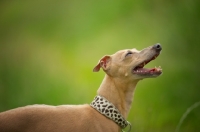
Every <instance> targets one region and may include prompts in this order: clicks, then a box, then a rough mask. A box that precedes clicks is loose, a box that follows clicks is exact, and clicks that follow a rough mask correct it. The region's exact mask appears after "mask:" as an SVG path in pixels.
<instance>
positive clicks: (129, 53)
mask: <svg viewBox="0 0 200 132" xmlns="http://www.w3.org/2000/svg"><path fill="white" fill-rule="evenodd" d="M131 54H133V53H132V52H130V51H129V52H128V53H126V55H125V57H127V56H129V55H131Z"/></svg>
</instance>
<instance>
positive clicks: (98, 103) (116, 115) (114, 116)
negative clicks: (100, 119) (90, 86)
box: [90, 95, 131, 131]
mask: <svg viewBox="0 0 200 132" xmlns="http://www.w3.org/2000/svg"><path fill="white" fill-rule="evenodd" d="M90 106H91V107H93V108H94V109H96V110H97V111H98V112H100V113H101V114H102V115H104V116H106V117H107V118H109V119H111V120H113V121H114V122H115V123H117V124H118V125H119V126H120V127H121V128H122V129H123V128H125V127H126V126H128V125H129V126H130V129H129V131H130V130H131V124H130V123H129V122H128V121H126V120H125V119H124V117H123V116H122V115H121V113H120V112H119V110H118V109H117V108H116V107H115V106H114V105H113V104H112V103H110V102H109V101H108V100H107V99H106V98H104V97H102V96H99V95H97V96H96V97H95V98H94V100H93V101H92V103H91V104H90Z"/></svg>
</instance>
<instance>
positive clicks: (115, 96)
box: [97, 75, 138, 119]
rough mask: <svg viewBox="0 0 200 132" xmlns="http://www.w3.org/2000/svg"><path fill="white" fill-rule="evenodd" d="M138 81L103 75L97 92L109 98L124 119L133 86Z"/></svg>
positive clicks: (131, 97)
mask: <svg viewBox="0 0 200 132" xmlns="http://www.w3.org/2000/svg"><path fill="white" fill-rule="evenodd" d="M137 82H138V81H135V82H130V81H125V79H124V80H121V79H120V78H113V77H110V76H108V75H106V76H105V78H104V80H103V82H102V84H101V85H100V87H99V89H98V91H97V93H98V95H101V96H103V97H105V98H106V99H107V100H109V101H110V102H111V103H112V104H114V106H115V107H116V108H117V109H118V110H119V112H120V113H121V114H122V116H123V117H124V118H125V119H126V118H127V116H128V113H129V110H130V108H131V104H132V100H133V95H134V90H135V86H136V84H137Z"/></svg>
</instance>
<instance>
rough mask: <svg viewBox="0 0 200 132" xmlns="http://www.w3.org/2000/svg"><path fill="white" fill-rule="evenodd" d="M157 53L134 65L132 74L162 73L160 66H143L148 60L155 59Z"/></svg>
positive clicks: (148, 74)
mask: <svg viewBox="0 0 200 132" xmlns="http://www.w3.org/2000/svg"><path fill="white" fill-rule="evenodd" d="M158 55H159V54H156V55H155V56H153V57H152V58H151V59H149V60H145V61H143V62H142V63H140V64H139V65H138V66H136V67H135V68H134V69H133V73H134V74H138V75H147V76H151V75H152V76H153V75H160V74H161V73H162V69H161V67H160V66H159V67H155V68H143V67H144V66H145V65H146V64H148V63H149V62H150V61H152V60H154V59H156V57H157V56H158Z"/></svg>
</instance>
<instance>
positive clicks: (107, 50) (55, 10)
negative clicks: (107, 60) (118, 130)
mask: <svg viewBox="0 0 200 132" xmlns="http://www.w3.org/2000/svg"><path fill="white" fill-rule="evenodd" d="M199 5H200V1H198V0H196V1H194V0H182V1H172V0H171V1H159V0H152V1H144V0H134V1H133V0H123V1H122V0H96V1H92V0H85V1H84V0H83V1H82V0H74V1H73V0H67V1H66V0H57V1H55V0H54V1H53V0H40V1H37V0H36V1H29V0H21V1H20V0H15V1H14V0H13V1H5V0H4V1H1V2H0V111H5V110H8V109H11V108H16V107H20V106H25V105H30V104H49V105H60V104H84V103H90V102H91V101H92V99H93V97H94V96H95V95H96V91H97V89H98V87H99V85H100V83H101V81H102V79H103V77H104V73H103V72H102V71H101V72H99V73H93V72H92V69H93V67H94V66H95V65H96V64H97V62H98V60H99V59H100V58H101V57H102V56H103V55H106V54H113V53H114V52H116V51H117V50H120V49H126V48H137V49H138V50H141V49H143V48H145V47H147V46H150V45H153V44H155V43H157V42H159V43H161V44H162V46H163V51H162V54H161V55H160V56H159V57H158V58H157V59H156V60H155V61H153V62H151V63H150V64H148V65H147V66H146V67H154V66H159V65H161V66H162V68H163V75H162V76H160V77H158V78H156V79H145V80H142V81H141V82H140V83H139V84H138V85H137V90H136V91H135V97H134V102H133V104H132V109H131V112H130V114H129V117H128V120H129V121H130V122H131V123H132V126H133V128H132V131H134V132H173V131H175V129H176V127H177V125H178V122H179V120H180V119H181V117H182V115H183V114H184V113H185V111H186V110H187V109H188V108H189V107H190V106H192V105H193V104H194V103H195V102H199V101H200V82H199V73H200V70H199V64H200V59H199V57H200V50H199V48H200V17H199V14H200V7H199ZM199 131H200V107H197V108H195V109H194V110H192V111H191V112H190V113H189V114H188V116H187V117H186V118H185V120H184V121H183V124H182V125H181V127H180V132H199Z"/></svg>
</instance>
